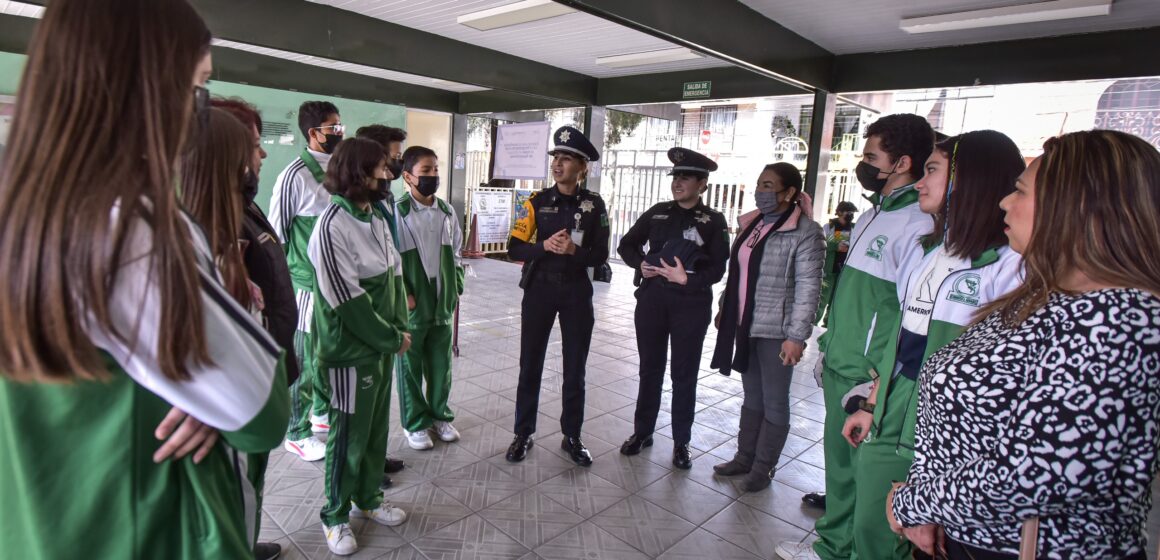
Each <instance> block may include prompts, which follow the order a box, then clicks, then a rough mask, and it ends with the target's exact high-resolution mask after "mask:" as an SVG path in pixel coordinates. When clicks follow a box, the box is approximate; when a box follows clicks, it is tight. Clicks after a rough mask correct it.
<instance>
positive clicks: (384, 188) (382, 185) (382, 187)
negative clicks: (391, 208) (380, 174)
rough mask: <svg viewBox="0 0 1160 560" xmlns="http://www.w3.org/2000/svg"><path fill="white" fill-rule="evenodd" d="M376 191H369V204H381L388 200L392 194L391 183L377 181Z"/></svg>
mask: <svg viewBox="0 0 1160 560" xmlns="http://www.w3.org/2000/svg"><path fill="white" fill-rule="evenodd" d="M375 186H376V187H378V188H376V189H374V190H368V191H367V201H368V202H380V201H383V200H386V199H387V195H389V194H391V182H390V181H388V180H386V179H375Z"/></svg>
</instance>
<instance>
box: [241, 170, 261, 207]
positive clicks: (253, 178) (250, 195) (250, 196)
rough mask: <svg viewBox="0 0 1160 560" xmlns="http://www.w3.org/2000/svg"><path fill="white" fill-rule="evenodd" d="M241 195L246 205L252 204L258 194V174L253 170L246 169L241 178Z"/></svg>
mask: <svg viewBox="0 0 1160 560" xmlns="http://www.w3.org/2000/svg"><path fill="white" fill-rule="evenodd" d="M242 196H243V197H245V199H246V206H249V205H250V204H252V203H253V202H254V199H255V198H257V196H258V174H257V173H254V171H253V170H247V171H246V176H245V178H243V179H242Z"/></svg>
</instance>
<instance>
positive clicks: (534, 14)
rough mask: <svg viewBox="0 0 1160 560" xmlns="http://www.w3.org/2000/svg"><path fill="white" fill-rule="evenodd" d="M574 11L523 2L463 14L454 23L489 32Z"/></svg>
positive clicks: (547, 2) (543, 1)
mask: <svg viewBox="0 0 1160 560" xmlns="http://www.w3.org/2000/svg"><path fill="white" fill-rule="evenodd" d="M575 11H576V10H573V9H572V8H569V7H567V6H565V5H563V4H558V3H556V2H553V1H552V0H524V1H523V2H516V3H514V4H505V5H503V6H498V7H495V8H491V9H488V10H481V11H478V12H472V13H470V14H463V15H461V16H459V17H458V18H456V20H455V21H456V22H458V23H460V24H462V25H466V26H468V27H471V28H473V29H478V30H480V31H490V30H492V29H499V28H500V27H507V26H509V25H518V24H521V23H527V22H529V21H537V20H541V19H548V18H551V17H556V16H562V15H564V14H570V13H572V12H575Z"/></svg>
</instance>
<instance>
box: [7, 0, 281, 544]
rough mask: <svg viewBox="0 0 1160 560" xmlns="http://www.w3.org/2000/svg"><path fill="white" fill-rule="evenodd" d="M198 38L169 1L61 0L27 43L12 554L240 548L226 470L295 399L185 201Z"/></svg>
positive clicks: (12, 200)
mask: <svg viewBox="0 0 1160 560" xmlns="http://www.w3.org/2000/svg"><path fill="white" fill-rule="evenodd" d="M110 4H112V5H110ZM209 43H210V35H209V32H208V30H207V29H206V27H205V24H204V22H202V20H201V18H200V17H199V16H198V15H197V13H196V12H194V10H193V9H192V8H191V7H190V6H189V5H188V4H187V3H186V2H185V1H184V0H117V1H116V2H112V3H110V2H100V3H97V2H88V1H83V0H54V1H53V2H51V3H50V4H49V5H48V7H47V9H46V12H45V14H44V18H43V20H42V21H41V22H40V24H39V27H38V29H37V32H36V34H35V36H34V37H33V39H32V42H31V44H30V47H29V51H28V64H27V67H26V69H25V72H24V76H23V78H22V81H21V84H20V89H19V91H18V94H17V108H16V117H15V120H14V122H13V124H12V129H11V138H10V143H9V148H8V151H7V153H6V154H5V156H4V162H3V165H2V169H3V171H0V213H2V215H3V216H4V217H5V219H4V220H3V221H0V263H3V264H4V267H5V268H6V271H5V274H3V275H0V326H2V328H3V330H4V333H5V334H4V337H3V341H2V342H0V426H4V429H3V430H0V447H2V448H3V449H4V450H5V452H4V459H3V460H0V503H4V504H5V510H6V513H5V516H4V523H3V524H0V550H4V552H5V554H6V555H9V556H12V557H14V558H68V557H74V556H76V555H77V554H78V552H79V547H83V553H84V554H85V555H88V556H92V557H96V558H144V557H149V558H160V557H165V558H242V557H249V556H251V555H252V550H251V546H252V543H253V537H252V535H251V534H247V533H248V531H247V530H248V529H252V523H248V520H250V519H252V518H253V517H252V516H253V511H252V510H251V511H247V507H248V506H252V505H253V497H254V494H253V488H251V487H250V485H249V484H248V483H247V482H246V480H245V478H244V477H243V476H241V475H240V474H239V473H240V472H241V470H242V469H244V468H245V466H244V465H245V461H246V459H247V456H246V453H260V452H264V451H268V450H269V449H271V448H273V447H274V446H276V445H278V443H279V442H280V440H281V436H282V426H283V425H284V423H285V421H286V418H287V416H288V406H287V395H286V393H285V390H284V387H285V381H284V379H282V377H283V375H284V373H283V372H282V369H281V367H280V364H281V352H280V351H279V350H278V349H277V347H276V345H275V344H274V342H273V341H272V340H271V339H270V338H269V336H268V335H266V334H265V333H264V332H263V331H262V330H261V327H260V326H259V325H258V324H256V323H255V322H254V321H253V320H252V319H251V318H250V317H249V316H248V315H247V314H246V313H245V311H244V310H243V309H242V308H241V307H239V306H238V305H237V304H236V303H235V302H234V301H233V300H232V299H231V298H230V296H229V294H228V293H227V292H226V291H225V290H223V289H222V288H221V286H220V285H219V284H218V283H217V278H216V276H215V275H214V267H213V258H212V256H211V255H212V254H211V252H210V250H209V247H208V245H207V244H206V242H205V240H204V239H203V238H202V237H201V234H200V232H199V231H198V228H197V227H196V226H195V225H194V224H193V223H192V222H191V221H189V219H188V218H187V217H185V216H184V215H183V214H182V213H181V211H180V210H179V209H178V203H177V196H176V191H175V188H174V183H175V181H174V179H175V162H176V161H177V159H178V156H179V154H180V153H181V152H182V150H183V147H184V146H185V144H186V143H187V137H188V136H190V135H192V134H196V133H198V128H200V127H196V126H193V125H192V123H194V122H198V120H199V119H196V118H195V117H196V116H198V115H200V114H204V113H203V111H204V108H205V107H206V106H207V104H208V100H209V99H208V91H206V89H205V88H204V85H203V84H204V83H205V80H206V79H207V78H208V76H209V74H210V72H211V66H210V57H209ZM45 138H51V139H52V141H50V142H46V141H45ZM66 203H67V205H66ZM68 208H72V209H78V210H80V211H73V212H70V211H66V209H68ZM171 407H176V408H177V409H178V414H176V415H174V414H172V413H170V408H171ZM167 413H170V414H169V415H168V416H167ZM185 413H188V417H186V414H185ZM195 419H197V420H195ZM163 420H165V422H163ZM159 423H160V424H161V425H160V426H159ZM177 423H180V427H177V428H176V432H174V428H175V425H176V424H177ZM202 423H204V424H205V425H206V426H203V425H202ZM155 428H156V430H155ZM214 429H216V430H220V432H221V434H222V437H223V438H224V441H225V442H224V443H218V444H214V443H213V442H214V436H212V435H208V434H207V432H208V433H212V432H213V430H214ZM171 433H173V435H174V438H175V439H171V441H170V444H172V443H173V442H174V441H176V442H178V444H177V445H176V446H174V445H170V444H167V445H164V446H162V447H161V449H158V442H157V439H163V438H166V437H168V436H169V435H170V434H171ZM191 434H195V435H196V436H197V437H190V435H191ZM207 438H208V439H207ZM174 449H176V451H177V455H176V456H184V455H186V454H187V453H189V452H191V451H193V450H194V449H199V451H198V454H197V457H189V456H185V457H184V458H183V459H180V460H166V458H167V457H168V456H169V455H170V451H172V450H174ZM195 459H200V463H198V462H195Z"/></svg>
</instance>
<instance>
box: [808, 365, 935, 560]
mask: <svg viewBox="0 0 1160 560" xmlns="http://www.w3.org/2000/svg"><path fill="white" fill-rule="evenodd" d="M916 386H917V384H916V383H915V382H914V381H913V380H911V379H907V378H906V377H897V378H895V379H894V380H892V381H891V383H890V394H889V395H887V398H886V399H884V400H881V401H879V402H880V403H885V405H886V411H885V413H884V414H883V417H882V423H881V425H879V426H877V427H876V428H877V432H875V433H873V438H872V439H871V440H870V441H867V442H864V443H863V444H862V445H861V446H859V450H858V454H857V457H856V459H855V467H856V468H855V470H854V473H855V474H854V483H855V485H856V486H857V493H856V495H857V503H855V504H854V557H855V558H865V559H870V558H873V559H879V558H881V559H882V560H893V559H898V560H905V559H909V558H910V557H911V546H910V543H909V542H908V541H905V540H902V539H899V538H898V535H895V534H894V533H893V532H891V530H890V523H889V522H888V521H887V520H886V495H887V494H889V493H890V487H891V486H892V483H893V482H895V481H898V482H904V481H905V480H906V474H907V472H909V471H910V464H911V459H910V456H909V452H908V453H906V454H903V453H900V452H899V447H898V441H899V437H900V436H901V434H902V427H903V423H904V422H905V420H906V416H907V414H908V410H907V404H908V402H909V401H910V397H911V395H912V394H913V393H914V391H915V387H916ZM828 501H829V498H827V502H828ZM827 505H829V504H828V503H827Z"/></svg>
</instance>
